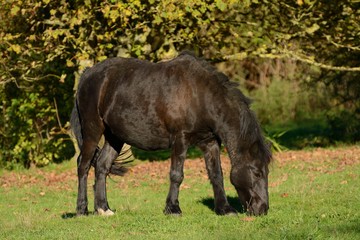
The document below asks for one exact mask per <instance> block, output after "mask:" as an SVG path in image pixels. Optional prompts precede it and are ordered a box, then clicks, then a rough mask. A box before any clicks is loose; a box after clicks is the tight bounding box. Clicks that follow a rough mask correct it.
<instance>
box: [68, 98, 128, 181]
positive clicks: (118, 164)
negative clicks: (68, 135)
mask: <svg viewBox="0 0 360 240" xmlns="http://www.w3.org/2000/svg"><path fill="white" fill-rule="evenodd" d="M70 125H71V130H72V132H73V134H74V135H75V138H76V141H77V144H78V146H79V149H80V151H81V147H82V145H83V136H82V131H81V121H80V114H79V108H78V103H77V101H76V100H75V104H74V107H73V109H72V112H71V117H70ZM100 152H101V149H100V148H99V147H97V148H96V151H95V154H94V158H93V160H92V161H91V165H92V166H93V167H95V163H96V160H97V159H98V157H99V156H100ZM80 154H81V153H80ZM79 160H80V158H78V161H79ZM133 160H134V159H133V156H132V153H131V149H130V147H128V148H125V147H124V148H123V149H122V150H121V152H120V154H119V156H118V158H117V159H116V160H115V161H114V162H113V163H112V165H111V168H110V172H109V173H111V174H114V175H118V176H123V175H124V174H125V173H126V172H127V171H128V168H127V167H126V166H124V165H128V164H129V163H130V162H132V161H133ZM78 164H79V162H78Z"/></svg>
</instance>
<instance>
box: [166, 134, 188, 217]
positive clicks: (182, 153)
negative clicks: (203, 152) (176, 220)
mask: <svg viewBox="0 0 360 240" xmlns="http://www.w3.org/2000/svg"><path fill="white" fill-rule="evenodd" d="M187 149H188V145H187V144H186V140H185V137H183V136H182V137H177V138H176V140H175V142H174V144H173V146H172V152H171V167H170V190H169V193H168V196H167V198H166V206H165V209H164V213H165V214H174V215H180V214H181V209H180V206H179V200H178V197H179V189H180V185H181V183H182V181H183V179H184V162H185V158H186V152H187Z"/></svg>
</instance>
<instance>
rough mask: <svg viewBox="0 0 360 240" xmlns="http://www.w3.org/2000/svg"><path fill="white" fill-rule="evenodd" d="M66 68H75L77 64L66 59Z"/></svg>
mask: <svg viewBox="0 0 360 240" xmlns="http://www.w3.org/2000/svg"><path fill="white" fill-rule="evenodd" d="M66 66H67V67H74V66H75V64H74V63H73V62H72V61H71V60H70V59H66Z"/></svg>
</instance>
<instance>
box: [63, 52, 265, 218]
mask: <svg viewBox="0 0 360 240" xmlns="http://www.w3.org/2000/svg"><path fill="white" fill-rule="evenodd" d="M250 103H251V101H250V99H249V98H247V97H246V96H245V95H244V94H243V93H242V92H241V91H240V90H239V89H238V84H236V83H234V82H232V81H230V80H229V78H228V77H227V76H226V75H225V74H223V73H221V72H219V71H217V70H216V68H215V67H214V66H212V65H211V64H210V63H208V62H207V61H206V60H203V59H202V58H198V57H196V56H194V55H193V54H191V53H187V52H185V53H181V54H179V55H178V56H177V57H175V58H174V59H172V60H169V61H160V62H157V63H153V62H149V61H145V60H139V59H136V58H119V57H116V58H109V59H106V60H104V61H102V62H100V63H97V64H95V65H94V66H93V67H91V68H89V69H87V70H86V71H85V72H84V73H83V74H82V75H81V78H80V82H79V86H78V89H77V93H76V96H75V104H74V108H73V111H72V114H71V120H70V123H71V128H72V130H73V132H74V135H75V136H76V139H77V142H78V145H79V148H80V155H79V157H78V161H77V173H78V196H77V208H76V212H77V215H87V214H88V206H87V205H88V200H87V178H88V172H89V168H90V167H91V165H94V167H95V184H94V198H95V201H94V207H95V213H98V214H100V215H112V214H114V211H112V210H111V209H110V207H109V204H108V201H107V196H106V177H107V176H108V174H109V173H114V174H117V175H122V174H123V173H124V170H125V169H124V167H123V166H122V165H119V164H116V161H115V159H116V158H117V156H118V155H119V153H120V152H121V149H122V146H123V145H124V144H125V143H126V144H129V145H131V146H134V147H136V148H139V149H143V150H147V151H151V150H163V149H171V164H170V165H171V166H170V188H169V192H168V195H167V198H166V202H165V209H164V211H163V212H164V213H165V214H171V215H181V214H182V211H181V208H180V205H179V200H178V196H179V189H180V185H181V183H182V181H183V179H184V173H183V167H184V161H185V159H186V154H187V150H188V148H189V147H190V146H197V147H198V148H199V149H200V150H201V151H202V152H203V154H204V158H205V163H206V169H207V173H208V177H209V179H210V182H211V185H212V188H213V192H214V202H215V203H214V206H215V209H214V211H215V213H216V214H218V215H232V214H237V211H236V209H235V208H233V207H232V206H230V204H229V202H228V200H227V196H226V193H225V190H224V183H223V173H222V168H221V162H220V152H221V144H224V146H225V148H226V150H227V152H228V155H229V158H230V161H231V171H230V181H231V183H232V185H233V186H234V187H235V189H236V191H237V193H238V196H239V199H240V203H241V205H242V206H243V207H244V209H245V210H246V211H247V214H249V215H255V216H258V215H264V214H267V212H268V209H269V194H268V174H269V167H268V165H269V163H270V161H271V158H272V157H271V151H270V149H269V146H268V145H267V143H266V142H265V140H264V137H263V135H262V131H261V128H260V125H259V123H258V121H257V119H256V116H255V114H254V113H253V111H252V110H250ZM102 136H104V138H105V143H104V146H103V147H102V149H99V148H98V142H99V140H100V138H101V137H102Z"/></svg>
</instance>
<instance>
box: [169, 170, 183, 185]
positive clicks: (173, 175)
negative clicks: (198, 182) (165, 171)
mask: <svg viewBox="0 0 360 240" xmlns="http://www.w3.org/2000/svg"><path fill="white" fill-rule="evenodd" d="M183 180H184V174H183V173H182V172H179V171H171V172H170V181H171V182H174V183H178V184H180V183H182V181H183Z"/></svg>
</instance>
